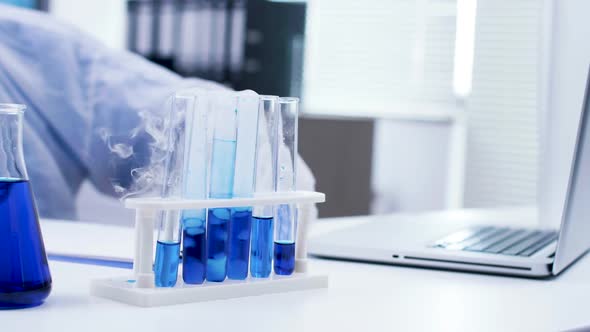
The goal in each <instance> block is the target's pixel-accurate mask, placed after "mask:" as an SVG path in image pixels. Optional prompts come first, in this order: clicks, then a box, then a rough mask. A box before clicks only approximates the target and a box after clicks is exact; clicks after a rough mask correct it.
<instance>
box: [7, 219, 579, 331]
mask: <svg viewBox="0 0 590 332" xmlns="http://www.w3.org/2000/svg"><path fill="white" fill-rule="evenodd" d="M392 218H393V219H395V217H392ZM356 222H363V219H350V218H349V219H346V220H343V221H342V222H341V223H338V227H340V226H341V225H345V224H351V223H356ZM334 225H337V224H335V223H330V224H322V223H320V224H318V225H314V231H317V232H319V231H321V230H322V228H324V229H325V228H331V227H334ZM62 226H63V225H62V224H60V223H53V224H50V223H47V222H45V223H44V224H43V229H44V232H45V234H46V235H45V237H46V239H45V242H46V243H47V246H48V248H51V247H60V248H63V246H64V244H63V238H64V235H63V228H62ZM68 227H69V230H70V231H69V233H70V235H73V236H71V237H70V238H74V237H75V238H77V240H76V241H82V240H83V238H87V239H88V241H87V245H88V246H95V244H93V241H94V243H97V242H96V241H95V240H96V236H93V235H91V234H90V235H89V234H88V233H92V232H87V229H84V227H99V228H100V229H103V230H104V227H107V229H108V232H109V233H110V234H112V237H111V238H112V239H119V238H125V237H126V236H129V239H132V235H133V232H132V230H131V229H124V228H116V227H112V226H110V227H111V228H108V226H88V225H71V224H70V225H68ZM80 229H84V230H85V231H84V232H81V231H80ZM97 229H98V228H97ZM82 233H86V235H84V234H82ZM57 242H62V243H61V244H58V243H57ZM83 242H84V241H82V242H80V243H83ZM108 242H109V243H108V247H109V248H110V250H113V247H115V248H117V247H118V246H119V245H117V244H116V243H114V242H111V241H108ZM116 242H118V241H116ZM129 242H131V240H130V241H129ZM127 247H128V248H127ZM104 248H106V247H104ZM130 248H131V244H130V243H127V244H123V245H122V247H121V249H120V250H119V251H125V250H129V251H130V250H131V249H130ZM105 250H106V249H105ZM310 264H311V266H310V267H311V270H312V271H313V272H314V273H325V274H329V276H330V287H329V288H328V289H324V290H314V291H303V292H293V293H284V294H274V295H265V296H259V297H250V298H241V299H233V300H225V301H216V302H208V303H196V304H186V305H177V306H168V307H159V308H138V307H133V306H129V305H125V304H121V303H118V302H113V301H110V300H106V299H102V298H97V297H93V296H90V295H89V293H88V285H89V281H90V280H91V279H92V278H101V277H110V276H115V275H127V274H129V273H130V270H122V269H115V268H107V267H101V266H91V265H80V264H72V263H64V262H55V261H52V262H51V263H50V265H51V269H52V274H53V279H54V284H53V285H54V288H53V292H52V294H51V296H50V297H49V298H48V300H47V302H46V303H45V304H44V305H42V306H40V307H37V308H31V309H26V310H16V311H0V322H1V326H2V328H1V330H3V331H4V330H6V331H36V332H41V331H60V332H68V331H109V330H111V331H112V330H124V329H125V330H128V331H187V330H191V331H216V332H217V331H254V330H255V331H257V332H259V331H272V332H277V331H281V332H282V331H285V332H286V331H298V332H300V331H316V330H317V331H339V330H341V331H353V330H356V331H393V330H398V331H400V330H449V331H484V330H493V331H498V330H500V331H512V330H514V331H523V330H525V331H545V330H547V331H555V330H563V329H571V328H577V327H581V326H585V325H586V326H587V325H590V316H589V315H588V309H587V307H586V306H585V304H586V303H588V302H589V301H590V259H589V258H588V257H585V258H583V259H581V260H580V261H579V262H578V263H577V264H575V265H574V266H572V267H571V268H570V269H568V270H567V271H565V272H564V273H563V274H562V275H560V276H559V277H557V278H553V279H549V280H531V279H522V278H509V277H499V276H488V275H482V274H472V273H461V272H446V271H436V270H427V269H419V268H408V267H396V266H387V265H375V264H363V263H352V262H339V261H330V260H319V259H312V260H311V262H310ZM193 322H194V323H193Z"/></svg>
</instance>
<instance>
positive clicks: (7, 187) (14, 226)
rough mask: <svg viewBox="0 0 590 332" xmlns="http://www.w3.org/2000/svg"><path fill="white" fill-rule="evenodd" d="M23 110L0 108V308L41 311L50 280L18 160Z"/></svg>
mask: <svg viewBox="0 0 590 332" xmlns="http://www.w3.org/2000/svg"><path fill="white" fill-rule="evenodd" d="M24 110H25V106H24V105H14V104H0V135H1V137H0V308H1V309H12V308H26V307H32V306H36V305H40V304H42V303H43V301H44V300H45V299H46V298H47V296H48V295H49V292H50V291H51V275H50V273H49V266H48V264H47V256H46V254H45V246H44V245H43V237H42V236H41V229H40V227H39V218H38V216H37V208H36V206H35V201H34V199H33V193H32V191H31V185H30V183H29V177H28V175H27V170H26V167H25V161H24V158H23V144H22V130H23V114H24Z"/></svg>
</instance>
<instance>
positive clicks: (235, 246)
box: [227, 91, 259, 280]
mask: <svg viewBox="0 0 590 332" xmlns="http://www.w3.org/2000/svg"><path fill="white" fill-rule="evenodd" d="M258 102H259V97H258V94H257V93H255V92H254V91H242V92H240V93H239V94H238V103H237V109H238V138H237V145H236V167H235V172H234V192H233V196H234V197H252V194H253V189H254V188H253V187H254V167H255V163H256V139H257V135H258ZM251 220H252V207H236V208H233V209H232V211H231V220H230V224H229V253H228V257H227V277H228V278H229V279H237V280H243V279H246V277H248V263H249V261H250V226H251Z"/></svg>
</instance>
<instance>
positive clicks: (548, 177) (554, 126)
mask: <svg viewBox="0 0 590 332" xmlns="http://www.w3.org/2000/svg"><path fill="white" fill-rule="evenodd" d="M588 13H590V1H587V0H554V2H553V17H552V28H553V29H552V30H553V34H552V36H551V41H550V42H551V48H550V49H549V53H550V54H549V55H550V56H549V65H550V67H549V68H550V70H549V73H548V74H549V75H548V76H547V77H546V78H545V79H547V92H548V95H547V99H546V102H547V107H546V112H547V126H545V127H546V129H547V130H546V132H545V135H544V137H543V143H544V146H545V150H544V151H543V158H544V163H543V165H542V168H541V172H540V174H541V175H540V190H541V191H542V193H540V195H539V209H540V213H539V215H540V216H541V223H542V224H544V225H557V224H559V222H560V221H561V215H560V209H561V207H562V206H563V201H564V198H565V192H566V188H567V179H568V176H569V167H570V162H571V158H572V156H573V150H574V142H575V134H576V129H577V126H578V120H579V116H580V111H581V109H582V102H583V98H584V90H585V85H586V78H587V75H588V66H589V64H590V43H589V42H588V36H590V19H589V18H588Z"/></svg>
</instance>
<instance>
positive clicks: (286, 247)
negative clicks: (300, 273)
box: [274, 241, 295, 275]
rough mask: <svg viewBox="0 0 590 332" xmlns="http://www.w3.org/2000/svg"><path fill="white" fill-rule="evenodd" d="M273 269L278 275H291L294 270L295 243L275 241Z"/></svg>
mask: <svg viewBox="0 0 590 332" xmlns="http://www.w3.org/2000/svg"><path fill="white" fill-rule="evenodd" d="M274 270H275V273H276V274H279V275H291V274H292V273H293V271H294V270H295V243H293V242H282V241H277V242H275V262H274Z"/></svg>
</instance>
